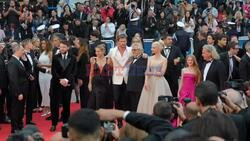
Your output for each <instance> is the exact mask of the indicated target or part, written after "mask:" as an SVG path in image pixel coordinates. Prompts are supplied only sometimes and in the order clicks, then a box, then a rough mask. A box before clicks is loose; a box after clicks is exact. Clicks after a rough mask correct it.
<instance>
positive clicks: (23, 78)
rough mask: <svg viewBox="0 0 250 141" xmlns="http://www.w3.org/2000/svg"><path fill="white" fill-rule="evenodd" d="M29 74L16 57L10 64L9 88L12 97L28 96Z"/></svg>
mask: <svg viewBox="0 0 250 141" xmlns="http://www.w3.org/2000/svg"><path fill="white" fill-rule="evenodd" d="M28 77H29V74H28V73H27V72H26V70H25V67H24V66H23V65H22V64H21V63H20V61H19V60H17V59H16V58H15V57H11V59H10V61H9V62H8V78H9V88H10V92H11V95H12V96H16V97H17V96H18V95H20V94H23V95H26V94H27V92H28V88H27V87H28V85H29V81H28Z"/></svg>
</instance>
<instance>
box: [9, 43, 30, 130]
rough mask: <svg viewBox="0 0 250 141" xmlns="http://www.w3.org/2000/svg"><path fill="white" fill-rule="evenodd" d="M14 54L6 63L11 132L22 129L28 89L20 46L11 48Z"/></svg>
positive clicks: (22, 51)
mask: <svg viewBox="0 0 250 141" xmlns="http://www.w3.org/2000/svg"><path fill="white" fill-rule="evenodd" d="M12 50H13V52H14V54H13V56H12V57H11V59H10V61H9V62H8V77H9V88H10V94H11V132H12V133H14V132H16V131H17V130H21V129H22V128H23V121H22V120H23V116H24V105H25V99H26V96H27V93H28V87H29V80H28V78H29V74H28V73H27V71H26V69H25V67H24V64H23V63H22V61H21V60H20V58H21V57H22V56H23V55H24V53H25V52H24V48H23V47H22V46H19V45H17V46H14V47H13V48H12Z"/></svg>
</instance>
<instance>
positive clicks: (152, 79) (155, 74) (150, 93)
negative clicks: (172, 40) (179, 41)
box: [137, 41, 172, 114]
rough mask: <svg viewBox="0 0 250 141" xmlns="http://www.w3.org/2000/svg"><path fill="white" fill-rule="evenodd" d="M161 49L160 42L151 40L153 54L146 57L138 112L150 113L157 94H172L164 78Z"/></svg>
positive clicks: (165, 64)
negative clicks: (146, 61)
mask: <svg viewBox="0 0 250 141" xmlns="http://www.w3.org/2000/svg"><path fill="white" fill-rule="evenodd" d="M162 49H163V46H162V43H160V42H158V41H157V42H153V44H152V48H151V50H152V53H153V54H154V55H153V56H151V57H149V59H148V64H147V70H146V73H145V75H146V76H145V82H144V88H143V90H142V93H141V98H140V100H139V104H138V108H137V112H139V113H147V114H152V113H153V107H154V105H155V104H156V103H157V102H158V97H159V96H161V95H165V96H172V93H171V91H170V88H169V85H168V82H167V80H166V79H165V78H164V74H165V72H166V69H167V59H166V58H165V57H164V56H162V55H161V51H162Z"/></svg>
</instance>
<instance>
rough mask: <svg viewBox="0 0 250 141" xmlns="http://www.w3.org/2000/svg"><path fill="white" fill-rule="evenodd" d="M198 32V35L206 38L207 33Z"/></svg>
mask: <svg viewBox="0 0 250 141" xmlns="http://www.w3.org/2000/svg"><path fill="white" fill-rule="evenodd" d="M198 33H199V35H200V36H202V37H204V38H206V36H207V33H206V32H204V31H198Z"/></svg>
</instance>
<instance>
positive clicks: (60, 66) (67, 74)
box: [51, 53, 76, 88]
mask: <svg viewBox="0 0 250 141" xmlns="http://www.w3.org/2000/svg"><path fill="white" fill-rule="evenodd" d="M75 74H76V59H75V57H74V56H73V55H71V54H69V53H68V56H67V59H66V61H65V64H64V62H63V59H62V55H61V54H57V55H55V56H54V57H53V59H52V79H51V82H52V83H53V84H55V85H54V86H60V79H63V78H66V79H68V81H69V82H68V83H69V84H70V87H71V88H74V84H75V83H74V82H75Z"/></svg>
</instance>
